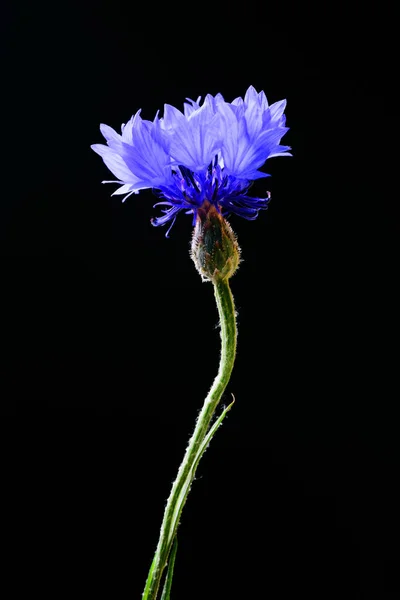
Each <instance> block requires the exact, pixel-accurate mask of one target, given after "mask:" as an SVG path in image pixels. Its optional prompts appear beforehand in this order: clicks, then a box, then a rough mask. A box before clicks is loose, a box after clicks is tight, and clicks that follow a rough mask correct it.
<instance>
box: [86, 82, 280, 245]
mask: <svg viewBox="0 0 400 600" xmlns="http://www.w3.org/2000/svg"><path fill="white" fill-rule="evenodd" d="M200 101H201V98H198V99H197V100H196V101H194V100H189V99H188V103H184V112H183V113H182V112H180V111H179V110H178V109H177V108H174V107H173V106H171V105H169V104H166V105H165V106H164V117H162V118H160V117H159V116H158V113H157V115H156V117H155V119H154V121H147V120H144V119H142V118H141V116H140V110H139V111H138V112H137V113H136V114H135V115H134V116H133V117H132V118H131V119H130V121H129V122H128V123H127V124H126V125H125V124H124V125H122V132H121V135H119V134H118V133H116V131H114V129H112V128H111V127H109V126H108V125H101V126H100V130H101V132H102V134H103V136H104V137H105V139H106V141H107V146H105V145H103V144H94V145H93V146H91V147H92V149H93V150H94V151H95V152H97V153H98V154H100V156H101V157H102V158H103V161H104V162H105V164H106V165H107V167H108V168H109V169H110V171H111V172H112V173H113V174H114V175H115V176H116V177H117V180H115V181H103V183H120V184H122V185H121V187H120V188H118V189H117V190H116V191H115V192H114V194H113V195H115V194H126V195H125V198H124V200H123V201H125V200H126V198H128V197H129V196H130V195H131V194H137V193H138V192H139V191H140V190H142V189H146V188H152V189H153V190H154V192H155V194H156V195H157V196H158V197H159V198H160V199H161V201H160V202H158V203H157V204H156V205H155V206H160V205H161V206H163V207H164V208H163V209H162V213H163V214H162V216H160V217H157V218H154V219H152V223H153V225H155V226H156V227H158V226H160V225H165V224H167V223H168V222H171V225H170V227H169V228H168V231H167V234H166V235H167V237H168V233H169V231H170V229H171V227H172V225H173V224H174V222H175V219H176V216H177V214H178V213H179V212H180V211H184V212H185V213H186V214H191V215H193V224H195V223H196V219H197V211H198V209H199V208H201V207H202V206H203V204H204V203H205V202H209V203H210V204H211V205H214V206H215V208H216V209H217V211H218V212H219V213H221V214H222V215H223V216H228V215H229V214H231V213H234V214H236V215H239V216H240V217H244V218H245V219H255V218H256V217H257V216H258V212H259V210H262V209H266V208H267V205H268V201H269V198H270V194H269V193H268V194H267V197H266V198H253V197H251V196H249V195H248V191H249V188H250V186H251V185H252V182H253V181H254V180H255V179H259V178H261V177H268V176H269V175H268V174H266V173H263V172H261V171H259V170H258V169H259V168H260V167H262V165H263V164H264V163H265V161H266V160H267V159H268V158H271V157H273V156H291V154H290V153H289V152H288V150H290V147H289V146H282V145H280V141H281V139H282V137H283V136H284V135H285V133H286V132H287V131H288V128H287V127H285V120H286V119H285V116H284V114H283V112H284V110H285V107H286V100H281V101H280V102H275V103H274V104H271V106H269V105H268V101H267V98H266V96H265V93H264V92H259V93H258V92H257V91H256V90H255V89H254V87H253V86H250V87H249V89H248V90H247V92H246V95H245V97H244V99H243V98H236V99H235V100H233V102H231V103H229V102H226V101H225V100H224V98H223V97H222V95H221V94H217V95H216V96H215V97H214V96H211V95H210V94H208V95H207V96H206V97H205V99H204V102H203V103H202V104H200Z"/></svg>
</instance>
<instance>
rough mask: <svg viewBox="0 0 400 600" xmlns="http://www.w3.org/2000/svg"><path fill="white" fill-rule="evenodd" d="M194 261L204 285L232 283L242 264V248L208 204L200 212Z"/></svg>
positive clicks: (195, 229) (193, 239) (192, 255)
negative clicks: (208, 282) (222, 281)
mask: <svg viewBox="0 0 400 600" xmlns="http://www.w3.org/2000/svg"><path fill="white" fill-rule="evenodd" d="M191 257H192V259H193V261H194V264H195V265H196V269H197V270H198V272H199V273H200V275H201V277H202V279H203V281H212V282H214V283H216V282H218V281H221V280H224V279H229V278H230V277H232V275H233V274H234V273H235V271H236V269H237V267H238V265H239V262H240V248H239V245H238V243H237V239H236V235H235V234H234V232H233V230H232V227H231V226H230V225H229V223H228V221H226V220H225V219H224V217H223V216H222V215H221V214H220V213H219V212H218V210H217V208H216V207H215V206H214V205H213V204H211V203H210V202H208V201H207V200H206V201H205V202H204V204H203V206H202V207H201V208H199V209H198V211H197V221H196V225H195V228H194V232H193V238H192V248H191Z"/></svg>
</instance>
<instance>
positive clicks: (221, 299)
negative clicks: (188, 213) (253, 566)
mask: <svg viewBox="0 0 400 600" xmlns="http://www.w3.org/2000/svg"><path fill="white" fill-rule="evenodd" d="M213 285H214V293H215V299H216V302H217V307H218V313H219V319H220V327H221V358H220V363H219V370H218V375H217V376H216V378H215V380H214V382H213V384H212V387H211V389H210V391H209V393H208V395H207V398H206V399H205V401H204V405H203V408H202V409H201V412H200V414H199V416H198V418H197V422H196V427H195V430H194V432H193V435H192V437H191V438H190V440H189V444H188V446H187V448H186V452H185V456H184V458H183V461H182V464H181V466H180V467H179V471H178V475H177V477H176V479H175V482H174V484H173V486H172V490H171V494H170V496H169V498H168V501H167V505H166V507H165V511H164V518H163V522H162V525H161V530H160V538H159V541H158V545H157V550H156V553H155V556H154V560H153V563H152V567H151V569H150V573H149V576H148V579H147V583H146V588H145V591H144V593H143V600H156V598H157V594H158V592H159V589H160V583H161V579H162V576H163V572H164V569H165V567H166V565H167V561H168V556H169V554H170V551H171V547H172V544H173V541H174V538H175V535H176V530H177V527H178V524H179V517H180V514H181V511H182V508H183V505H184V503H185V500H186V497H187V495H188V493H189V490H190V485H191V483H192V481H193V478H194V475H195V470H196V467H197V464H198V460H199V450H200V449H201V444H202V442H203V440H204V438H205V436H206V435H207V432H208V430H209V427H210V423H211V420H212V418H213V415H214V413H215V410H216V408H217V406H218V404H219V401H220V399H221V396H222V394H223V393H224V390H225V388H226V386H227V384H228V382H229V379H230V376H231V373H232V369H233V363H234V361H235V355H236V338H237V330H236V313H235V306H234V302H233V297H232V292H231V290H230V287H229V282H228V279H224V280H221V281H216V282H214V283H213Z"/></svg>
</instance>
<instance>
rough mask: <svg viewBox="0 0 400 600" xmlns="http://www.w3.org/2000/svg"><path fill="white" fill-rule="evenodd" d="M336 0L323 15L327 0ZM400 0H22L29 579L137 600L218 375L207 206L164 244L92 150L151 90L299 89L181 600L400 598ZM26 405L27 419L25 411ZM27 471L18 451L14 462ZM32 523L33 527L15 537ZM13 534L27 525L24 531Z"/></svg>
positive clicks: (15, 86)
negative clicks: (204, 262) (397, 15)
mask: <svg viewBox="0 0 400 600" xmlns="http://www.w3.org/2000/svg"><path fill="white" fill-rule="evenodd" d="M322 5H323V7H322ZM393 19H394V16H393V15H391V14H390V12H389V11H388V12H386V11H385V7H384V4H382V3H379V9H378V8H377V7H376V6H372V7H370V8H366V7H365V6H364V4H363V3H359V4H356V3H354V4H349V3H343V5H341V3H340V2H339V3H337V2H335V3H332V5H329V4H327V3H315V4H310V3H306V4H304V3H301V6H300V3H294V4H293V5H292V4H290V3H281V4H277V3H272V2H258V3H256V2H250V1H249V2H246V3H240V4H239V3H238V4H236V3H230V4H221V3H219V2H214V3H188V2H186V3H185V4H182V5H178V4H176V3H173V4H167V3H163V4H161V3H160V4H156V3H148V2H143V3H141V5H139V4H136V3H135V2H133V0H132V1H131V2H129V3H124V2H118V1H115V0H114V1H113V2H85V1H83V2H68V3H62V2H61V3H53V4H51V5H50V4H45V3H39V4H37V3H25V4H18V3H16V4H12V5H11V4H8V5H6V8H5V11H4V15H3V23H2V27H3V28H4V35H3V36H2V40H3V42H2V43H3V48H4V52H3V56H4V57H5V61H4V63H5V68H4V71H3V76H4V78H3V81H4V82H5V86H4V89H3V100H4V101H5V105H6V108H5V110H4V112H3V140H2V141H3V144H2V145H3V151H4V155H5V162H3V173H2V181H3V198H2V202H1V220H0V232H1V273H2V298H3V300H4V301H5V304H4V308H3V332H4V335H3V347H4V355H5V357H4V361H3V365H4V373H5V375H6V377H5V378H3V382H4V384H3V386H2V387H3V407H5V408H6V410H7V409H8V410H9V412H10V414H14V415H15V416H17V418H18V423H19V425H18V426H17V430H19V433H18V434H17V433H16V434H15V435H16V437H14V439H13V444H12V446H8V447H7V452H6V454H5V455H4V456H5V458H6V463H7V464H8V465H9V474H10V476H11V479H12V481H13V483H12V484H11V485H6V490H7V492H6V494H5V497H6V498H8V500H9V506H10V511H9V512H7V513H5V514H6V522H8V524H10V525H11V531H12V535H11V536H10V545H9V547H8V546H7V547H8V548H9V550H8V556H9V564H10V567H12V568H15V569H16V575H15V578H14V582H16V583H17V585H19V584H21V583H22V582H24V583H27V584H28V586H29V587H30V588H31V589H32V590H34V591H35V592H36V591H39V592H40V593H41V595H44V596H46V597H47V596H50V595H51V596H52V597H56V598H58V597H64V596H71V595H74V596H75V597H79V598H80V597H86V598H94V597H107V598H109V597H118V598H140V597H141V593H142V590H143V586H144V582H145V578H146V574H147V569H148V567H149V564H150V562H151V558H152V553H153V551H154V548H155V545H156V542H157V537H158V529H159V525H160V522H161V518H162V511H163V506H164V503H165V500H166V498H167V496H168V493H169V489H170V485H171V482H172V480H173V477H174V475H175V473H176V470H177V468H178V465H179V462H180V459H181V457H182V454H183V451H184V448H185V445H186V442H187V439H188V437H189V434H190V433H191V430H192V429H193V425H194V421H195V418H196V415H197V412H198V410H199V408H200V406H201V403H202V400H203V398H204V396H205V394H206V393H207V391H208V389H209V387H210V385H211V382H212V379H213V377H214V375H215V373H216V369H217V364H218V356H219V334H218V330H217V315H216V309H215V305H214V300H213V293H212V287H211V285H210V284H203V283H201V280H200V277H199V275H198V274H197V273H196V271H195V269H194V266H193V264H192V262H191V260H190V258H189V254H188V249H189V243H190V238H191V223H190V217H187V216H185V215H182V216H180V218H179V219H178V220H177V222H176V224H175V226H174V227H173V229H172V231H171V238H170V239H168V240H167V239H165V237H164V233H165V230H164V229H162V228H158V229H157V228H153V227H152V226H151V224H150V218H151V217H152V216H154V215H155V214H156V213H155V210H157V209H153V208H152V205H153V204H154V202H155V201H156V199H155V197H154V196H153V194H152V193H151V191H149V190H148V191H143V192H141V193H140V194H139V195H138V196H134V197H131V198H129V199H128V200H127V202H126V203H125V204H122V203H121V202H120V198H119V197H113V198H111V197H110V194H111V193H112V191H113V189H114V187H113V186H111V185H110V186H102V185H101V183H100V182H101V180H102V179H109V178H112V177H110V174H109V172H108V171H107V169H106V167H105V166H104V165H103V163H102V161H101V159H100V157H98V156H97V155H95V153H94V152H92V151H91V150H90V147H89V146H90V144H93V143H100V142H102V141H103V138H102V136H101V134H100V132H99V129H98V127H99V123H100V122H104V123H107V124H109V125H111V126H112V127H114V128H115V129H118V128H119V127H120V124H121V123H122V122H126V121H127V120H128V119H129V118H130V116H131V115H132V114H133V113H134V112H136V110H137V109H138V108H142V109H143V111H142V116H143V117H144V118H147V119H153V117H154V115H155V112H156V110H157V109H158V108H161V109H162V107H163V104H164V103H170V104H172V105H174V106H177V107H178V108H181V107H182V103H183V101H184V99H185V98H186V97H190V98H197V96H198V95H202V96H204V95H205V94H207V93H212V94H216V93H218V92H221V93H222V94H223V95H224V97H225V99H226V100H228V101H231V100H232V99H233V98H235V97H236V96H238V95H242V96H243V95H244V93H245V91H246V89H247V88H248V86H249V85H251V84H252V85H254V86H255V87H256V88H257V90H261V89H263V90H264V91H265V92H266V94H267V97H268V99H269V101H270V102H275V101H277V100H280V99H282V98H287V100H288V107H287V111H286V114H287V122H288V125H289V126H290V128H291V129H290V132H289V133H288V134H287V136H286V137H285V143H288V144H289V145H291V146H292V148H293V158H276V159H271V161H269V163H268V165H267V171H268V172H269V173H271V174H272V178H270V179H268V180H266V181H261V183H260V182H257V184H256V185H255V190H256V192H257V193H259V194H260V195H262V194H263V193H264V192H265V189H269V190H270V191H271V192H272V201H271V203H270V208H269V210H268V211H266V212H263V213H261V214H260V217H259V219H258V220H257V221H255V222H247V221H244V220H240V219H239V218H235V217H233V218H232V219H231V224H232V226H233V228H234V230H235V231H236V233H237V235H238V238H239V243H240V245H241V248H242V253H243V263H242V264H241V266H240V269H239V271H238V273H237V274H236V275H235V277H234V279H233V280H232V290H233V294H234V296H235V300H236V304H237V309H238V313H239V317H238V326H239V345H238V355H237V361H236V365H235V369H234V373H233V376H232V379H231V382H230V384H229V386H228V390H227V393H226V395H225V397H224V401H225V402H228V401H229V399H230V394H231V393H233V394H234V395H235V398H236V404H235V406H234V408H233V410H232V411H231V413H230V414H229V417H228V418H227V420H226V422H225V424H224V426H223V428H222V429H221V430H220V431H219V432H218V435H217V436H216V438H215V439H214V441H213V443H212V445H211V448H210V449H209V451H208V452H207V453H206V455H205V457H204V459H203V461H202V463H201V465H200V468H199V471H198V479H197V481H196V482H195V484H194V486H193V489H192V492H191V495H190V497H189V501H188V504H187V505H186V508H185V511H184V514H183V518H182V523H181V527H180V530H179V544H180V545H179V550H178V558H177V563H176V575H175V581H174V585H173V590H172V598H173V600H181V599H182V600H183V599H185V600H189V599H190V600H195V599H197V598H202V599H204V598H207V600H212V599H214V598H215V599H216V598H235V599H236V598H240V599H244V598H246V599H247V598H252V597H257V598H271V599H272V598H273V599H286V598H293V597H294V596H295V595H296V596H299V595H301V596H305V597H307V598H310V599H311V598H315V599H317V598H318V599H320V598H327V597H334V598H339V597H340V598H351V599H353V600H355V599H364V598H374V599H375V598H376V599H378V598H379V599H381V598H382V599H392V598H393V599H394V598H397V597H399V596H398V595H399V593H400V589H399V583H398V568H399V550H398V539H399V533H400V527H399V514H398V513H399V511H398V505H399V493H398V490H397V480H398V469H399V462H398V440H397V437H398V419H397V404H398V396H399V393H398V384H397V379H396V377H395V370H396V367H397V364H396V363H397V362H398V331H397V308H398V307H397V303H398V294H397V279H398V258H399V233H400V213H399V206H398V191H397V187H396V175H397V172H398V166H397V161H396V152H397V148H396V146H397V135H396V129H395V128H396V121H397V118H398V117H397V111H398V103H397V97H396V96H395V94H394V89H395V78H396V77H395V76H396V63H395V59H394V50H395V39H396V37H395V34H394V32H393V28H391V27H390V23H391V22H392V20H393ZM26 417H29V419H27V418H26ZM7 472H8V470H7ZM11 540H12V541H11ZM7 543H8V542H7Z"/></svg>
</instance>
